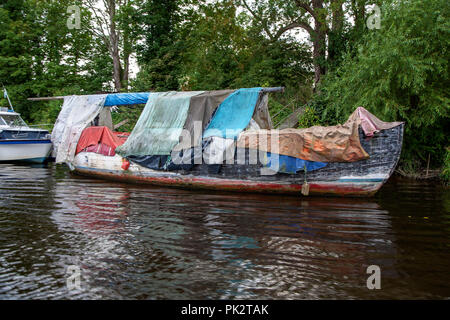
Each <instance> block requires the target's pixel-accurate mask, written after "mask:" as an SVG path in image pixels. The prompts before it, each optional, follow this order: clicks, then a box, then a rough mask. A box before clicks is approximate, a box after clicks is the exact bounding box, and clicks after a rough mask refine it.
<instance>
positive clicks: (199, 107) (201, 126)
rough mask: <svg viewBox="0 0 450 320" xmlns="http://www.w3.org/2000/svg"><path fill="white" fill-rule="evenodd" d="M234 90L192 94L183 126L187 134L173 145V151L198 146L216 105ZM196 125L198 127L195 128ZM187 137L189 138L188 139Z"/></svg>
mask: <svg viewBox="0 0 450 320" xmlns="http://www.w3.org/2000/svg"><path fill="white" fill-rule="evenodd" d="M234 91H235V90H217V91H207V92H205V93H202V94H199V95H196V96H193V97H192V98H191V102H190V105H189V111H188V115H187V117H186V122H185V125H184V127H183V129H184V130H186V132H189V135H188V136H187V137H186V139H181V141H180V142H179V143H178V144H177V145H176V146H175V147H174V149H173V150H174V151H180V150H186V149H190V148H193V147H198V146H200V145H201V144H202V135H203V131H204V130H205V128H206V126H207V125H208V124H209V122H210V121H211V118H212V116H213V114H214V112H215V111H216V109H217V107H218V106H219V105H220V104H221V103H222V102H223V101H224V100H225V99H226V98H227V97H228V96H229V95H230V94H232V93H233V92H234ZM194 125H197V126H198V128H195V127H194ZM188 138H189V139H188Z"/></svg>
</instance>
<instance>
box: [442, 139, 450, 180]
mask: <svg viewBox="0 0 450 320" xmlns="http://www.w3.org/2000/svg"><path fill="white" fill-rule="evenodd" d="M442 178H443V180H444V181H445V183H446V184H447V185H450V147H447V148H446V151H445V158H444V169H443V170H442Z"/></svg>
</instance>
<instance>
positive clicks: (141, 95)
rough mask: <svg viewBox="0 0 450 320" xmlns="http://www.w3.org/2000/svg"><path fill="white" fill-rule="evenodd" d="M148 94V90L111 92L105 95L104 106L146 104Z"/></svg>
mask: <svg viewBox="0 0 450 320" xmlns="http://www.w3.org/2000/svg"><path fill="white" fill-rule="evenodd" d="M149 95H150V93H149V92H136V93H111V94H108V96H107V97H106V101H105V107H112V106H126V105H133V104H146V103H147V100H148V97H149Z"/></svg>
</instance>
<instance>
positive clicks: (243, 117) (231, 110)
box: [203, 88, 262, 139]
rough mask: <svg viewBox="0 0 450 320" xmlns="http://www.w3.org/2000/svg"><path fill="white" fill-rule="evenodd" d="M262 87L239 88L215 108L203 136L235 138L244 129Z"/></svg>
mask: <svg viewBox="0 0 450 320" xmlns="http://www.w3.org/2000/svg"><path fill="white" fill-rule="evenodd" d="M261 90H262V88H245V89H239V90H236V91H235V92H233V93H232V94H230V95H229V96H228V97H227V98H226V99H225V101H224V102H222V103H221V105H220V106H219V107H218V108H217V111H216V113H215V114H214V116H213V118H212V119H211V122H210V124H209V125H208V127H207V128H206V130H205V132H204V133H203V138H207V137H212V136H217V137H221V138H227V139H235V138H236V137H237V136H238V135H239V133H240V132H242V130H244V129H245V128H246V127H247V125H248V123H249V122H250V119H251V118H252V115H253V113H254V111H255V106H256V103H257V102H258V99H259V95H260V92H261Z"/></svg>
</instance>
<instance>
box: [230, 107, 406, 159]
mask: <svg viewBox="0 0 450 320" xmlns="http://www.w3.org/2000/svg"><path fill="white" fill-rule="evenodd" d="M400 124H401V122H390V123H388V122H383V121H381V120H379V119H378V118H376V117H375V116H374V115H373V114H371V113H370V112H368V111H367V110H365V109H364V108H362V107H359V108H357V109H356V110H355V112H354V113H353V114H352V115H351V116H350V118H349V119H348V120H347V122H346V123H345V124H343V125H337V126H331V127H321V126H314V127H311V128H306V129H283V130H258V131H248V132H243V133H242V134H241V135H240V137H239V140H238V147H240V148H250V149H259V150H262V151H267V152H270V151H271V145H272V143H271V140H270V139H271V134H272V133H274V132H275V131H276V133H277V134H278V143H279V150H278V153H279V154H282V155H286V156H291V157H294V158H299V159H303V160H309V161H318V162H353V161H358V160H363V159H367V158H369V155H368V154H367V152H366V151H365V150H364V149H363V148H362V146H361V143H360V140H359V133H358V127H359V125H361V127H362V129H363V130H364V131H365V133H366V135H368V136H370V135H373V133H374V132H377V131H379V130H383V129H390V128H393V127H396V126H398V125H400Z"/></svg>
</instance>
